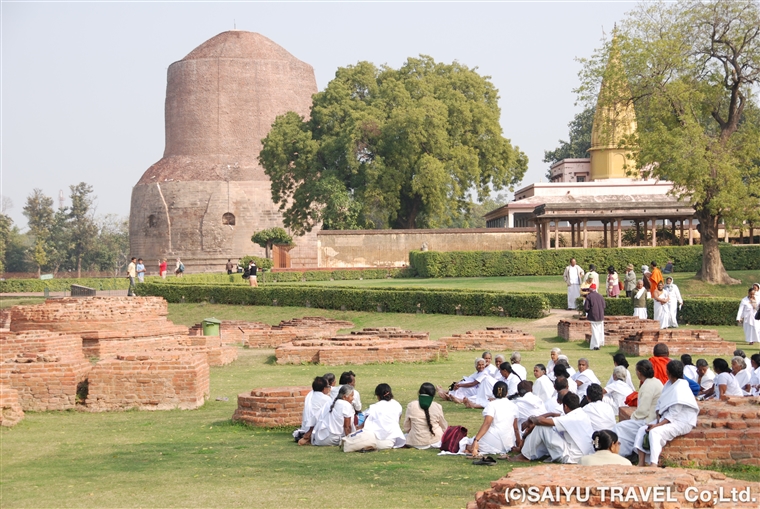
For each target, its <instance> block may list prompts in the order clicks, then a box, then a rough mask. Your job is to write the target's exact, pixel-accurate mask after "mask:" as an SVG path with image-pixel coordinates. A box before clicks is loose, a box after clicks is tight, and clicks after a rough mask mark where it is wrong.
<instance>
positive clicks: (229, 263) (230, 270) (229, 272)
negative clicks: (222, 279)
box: [224, 258, 235, 276]
mask: <svg viewBox="0 0 760 509" xmlns="http://www.w3.org/2000/svg"><path fill="white" fill-rule="evenodd" d="M224 269H225V270H226V271H227V275H228V276H231V275H232V273H233V272H234V271H235V264H234V263H232V258H227V265H225V266H224Z"/></svg>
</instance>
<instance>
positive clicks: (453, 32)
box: [0, 0, 634, 226]
mask: <svg viewBox="0 0 760 509" xmlns="http://www.w3.org/2000/svg"><path fill="white" fill-rule="evenodd" d="M633 6H634V3H632V2H531V1H527V2H487V3H486V2H483V3H477V2H461V3H453V2H447V3H443V2H440V3H436V2H424V3H422V2H420V3H407V2H394V3H389V2H372V3H369V2H361V3H360V2H356V3H349V2H332V3H324V2H292V3H286V2H271V3H264V2H259V3H254V2H241V3H221V2H206V3H191V2H163V3H161V2H143V3H132V2H121V3H105V2H104V3H86V2H83V3H66V2H61V3H32V2H18V3H13V2H6V1H4V0H3V2H2V6H1V9H2V104H1V105H0V106H1V108H0V115H1V116H2V140H1V142H2V147H0V149H1V151H2V175H1V180H2V190H1V192H2V195H3V196H7V197H10V199H11V200H12V202H13V207H12V208H11V209H10V210H8V211H6V213H8V214H9V215H10V216H11V217H12V218H13V220H14V221H15V222H16V224H18V225H20V226H24V225H26V219H25V218H24V216H23V214H22V208H23V205H24V202H25V200H26V197H27V196H28V195H29V194H30V193H31V191H32V189H34V188H35V187H39V188H41V189H42V190H43V191H44V192H45V194H47V195H49V196H51V197H53V198H54V199H55V206H56V207H57V206H58V193H59V190H63V191H64V194H65V195H66V197H67V198H66V203H68V201H69V200H68V194H69V185H72V184H77V183H79V182H82V181H84V182H87V183H89V184H91V185H92V186H93V187H94V188H95V194H96V196H97V200H96V205H97V213H98V214H106V213H113V214H118V215H122V216H127V215H128V214H129V202H130V196H131V191H132V187H133V186H134V184H135V183H137V181H138V180H139V178H140V176H141V175H142V174H143V172H144V171H145V170H147V169H148V167H149V166H150V165H152V164H153V163H155V162H156V161H158V160H159V159H161V156H162V155H163V151H164V98H165V93H166V70H167V68H168V67H169V65H170V64H171V63H172V62H175V61H177V60H181V59H182V58H184V57H185V55H187V54H188V53H190V51H192V50H193V49H194V48H195V47H197V46H199V45H200V44H202V43H203V42H204V41H206V40H208V39H210V38H211V37H213V36H214V35H216V34H218V33H220V32H224V31H226V30H229V29H232V28H233V26H236V27H237V28H238V29H241V30H249V31H252V32H258V33H261V34H263V35H265V36H266V37H268V38H270V39H272V40H273V41H274V42H276V43H278V44H279V45H281V46H282V47H284V48H285V49H286V50H288V51H289V52H290V53H292V54H293V55H294V56H295V57H297V58H299V59H301V60H303V61H305V62H307V63H309V64H311V65H312V66H313V67H314V72H315V73H316V78H317V85H318V87H319V89H320V90H322V89H324V87H325V86H326V85H327V83H328V82H329V81H330V80H331V79H332V77H333V76H334V74H335V70H336V69H337V68H338V67H341V66H345V65H350V64H355V63H356V62H358V61H360V60H368V61H370V62H374V63H376V64H383V63H386V64H388V65H390V66H392V67H398V66H400V65H401V64H402V63H403V62H404V60H405V59H406V58H407V57H409V56H416V55H419V54H426V55H430V56H432V57H433V58H434V59H435V60H437V61H441V62H447V63H450V62H452V61H453V60H457V61H459V62H460V63H462V64H464V65H467V66H469V67H477V68H478V69H479V72H480V73H481V74H483V75H487V76H491V79H492V81H493V83H494V84H495V86H496V88H498V89H499V93H500V96H501V100H500V105H501V125H502V127H503V129H504V136H506V137H507V138H509V139H511V140H512V143H513V144H514V145H517V146H519V147H520V148H521V149H522V150H523V151H524V152H525V153H526V154H527V155H528V157H529V159H530V167H529V168H530V169H529V171H528V173H527V174H526V176H525V179H524V180H523V184H529V183H532V182H537V181H538V180H539V179H540V178H542V177H543V175H544V174H545V172H546V167H547V165H546V164H545V163H543V162H542V159H543V153H544V150H547V149H553V148H555V147H556V146H557V144H558V140H559V139H560V138H562V139H567V123H568V122H569V121H570V120H571V119H572V118H573V116H574V115H575V114H576V113H577V112H578V111H580V107H578V106H575V95H574V94H573V92H572V90H573V88H574V87H576V86H577V84H578V79H577V73H578V70H579V68H580V66H579V64H578V63H577V62H576V61H575V58H576V57H586V56H589V55H591V53H592V52H593V50H594V48H596V47H598V46H599V45H600V41H601V39H602V37H603V31H604V32H607V33H609V32H610V31H611V29H612V27H613V24H614V23H615V22H616V21H618V20H620V19H621V18H622V17H623V15H624V13H625V12H627V11H628V10H630V9H631V8H633ZM233 24H234V25H233Z"/></svg>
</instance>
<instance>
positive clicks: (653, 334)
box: [619, 329, 736, 358]
mask: <svg viewBox="0 0 760 509" xmlns="http://www.w3.org/2000/svg"><path fill="white" fill-rule="evenodd" d="M657 343H665V344H666V345H668V350H669V351H670V356H671V357H674V358H675V357H678V356H679V355H681V354H685V353H688V354H690V355H697V354H704V355H733V352H734V350H735V349H736V343H733V342H731V341H726V340H724V339H723V338H722V337H720V335H718V331H716V330H688V329H664V330H656V331H641V332H637V333H636V334H632V335H630V336H628V337H627V338H625V339H623V340H622V341H621V342H620V345H619V346H620V351H621V352H623V353H624V354H626V355H632V356H634V357H650V356H651V355H653V353H652V350H653V349H654V345H656V344H657Z"/></svg>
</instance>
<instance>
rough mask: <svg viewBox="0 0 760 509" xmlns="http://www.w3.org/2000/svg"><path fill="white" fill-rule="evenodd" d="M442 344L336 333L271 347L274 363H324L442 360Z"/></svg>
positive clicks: (444, 352)
mask: <svg viewBox="0 0 760 509" xmlns="http://www.w3.org/2000/svg"><path fill="white" fill-rule="evenodd" d="M447 355H448V353H447V350H446V343H443V342H441V341H430V340H420V339H416V338H413V337H407V338H396V339H392V340H390V339H383V338H381V337H379V336H370V335H367V336H358V337H357V336H351V335H346V336H336V337H333V338H323V339H319V338H314V339H300V340H296V341H293V342H291V343H286V344H283V345H280V346H279V347H277V349H276V350H275V357H276V358H277V364H301V363H313V364H324V365H327V366H337V365H342V364H369V363H377V362H425V361H435V360H439V359H442V358H443V359H445V358H446V357H447Z"/></svg>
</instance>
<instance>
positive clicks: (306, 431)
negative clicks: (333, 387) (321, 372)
mask: <svg viewBox="0 0 760 509" xmlns="http://www.w3.org/2000/svg"><path fill="white" fill-rule="evenodd" d="M331 402H332V399H331V398H330V386H329V385H327V380H325V379H324V377H321V376H318V377H316V378H314V381H313V382H311V392H310V393H309V394H307V395H306V399H305V400H304V402H303V413H302V415H301V428H300V429H297V430H295V431H294V432H293V437H294V438H295V439H296V441H297V442H298V444H299V445H308V444H310V443H311V434H312V432H313V431H314V426H315V425H316V424H317V417H318V416H319V415H320V414H321V413H322V407H324V406H325V405H329V404H330V403H331ZM301 441H303V443H301Z"/></svg>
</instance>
